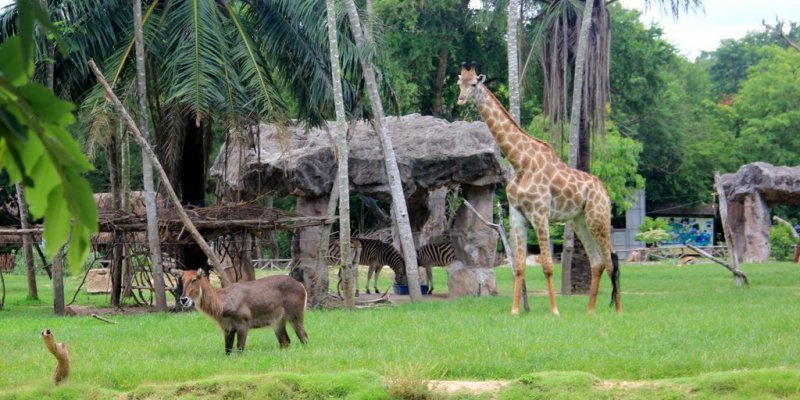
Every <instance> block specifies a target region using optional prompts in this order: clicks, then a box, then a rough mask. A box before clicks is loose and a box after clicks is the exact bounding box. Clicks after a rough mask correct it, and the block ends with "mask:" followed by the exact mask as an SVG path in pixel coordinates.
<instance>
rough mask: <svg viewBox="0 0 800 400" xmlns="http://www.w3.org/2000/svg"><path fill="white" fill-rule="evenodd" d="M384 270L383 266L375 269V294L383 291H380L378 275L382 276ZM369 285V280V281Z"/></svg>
mask: <svg viewBox="0 0 800 400" xmlns="http://www.w3.org/2000/svg"><path fill="white" fill-rule="evenodd" d="M382 269H383V265H378V266H377V267H375V283H374V284H373V288H374V289H375V294H379V293H380V292H381V291H380V290H378V275H380V274H381V270H382ZM367 285H369V280H367Z"/></svg>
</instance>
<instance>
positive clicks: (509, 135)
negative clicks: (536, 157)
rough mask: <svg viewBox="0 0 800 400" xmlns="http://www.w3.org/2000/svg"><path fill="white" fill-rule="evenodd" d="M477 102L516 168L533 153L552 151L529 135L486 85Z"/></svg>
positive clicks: (501, 147)
mask: <svg viewBox="0 0 800 400" xmlns="http://www.w3.org/2000/svg"><path fill="white" fill-rule="evenodd" d="M475 102H476V105H477V106H478V111H480V113H481V116H482V117H483V120H484V122H486V125H487V126H488V127H489V131H490V132H491V133H492V136H494V139H495V140H496V141H497V145H498V146H499V147H500V150H501V151H502V152H503V154H504V155H505V156H506V157H507V158H508V161H510V162H511V165H512V166H513V167H514V169H515V170H517V171H519V170H521V169H522V168H523V167H524V165H525V163H524V161H525V158H526V157H531V156H532V155H533V153H540V152H549V153H552V149H551V148H550V146H549V145H548V144H547V143H544V142H542V141H541V140H538V139H536V138H534V137H533V136H530V135H528V133H527V132H525V131H524V130H523V129H522V128H521V127H520V126H519V124H518V123H517V122H516V121H514V119H513V118H512V117H511V114H510V113H509V112H508V111H506V109H505V108H504V107H503V105H502V104H500V101H499V100H497V98H496V97H494V94H492V92H491V91H490V90H489V89H488V88H486V87H485V86H484V87H482V90H481V93H480V94H479V95H478V96H475ZM531 151H532V152H533V153H531ZM553 154H555V153H553Z"/></svg>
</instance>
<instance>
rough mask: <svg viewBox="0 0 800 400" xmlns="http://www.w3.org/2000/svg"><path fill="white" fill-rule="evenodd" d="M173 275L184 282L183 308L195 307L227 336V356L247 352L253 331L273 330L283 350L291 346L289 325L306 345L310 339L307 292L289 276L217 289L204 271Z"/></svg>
mask: <svg viewBox="0 0 800 400" xmlns="http://www.w3.org/2000/svg"><path fill="white" fill-rule="evenodd" d="M170 272H172V274H173V275H176V276H179V277H181V278H182V279H183V292H182V293H183V294H182V295H181V298H180V302H181V305H182V306H184V307H191V306H192V305H196V306H197V309H198V310H199V311H200V312H202V313H203V314H205V315H206V316H207V317H209V318H210V319H212V320H214V321H215V322H216V323H217V324H218V325H219V327H220V328H221V329H222V333H223V334H224V335H225V354H230V352H231V350H232V349H233V337H234V335H236V336H237V342H236V347H237V348H238V349H239V351H240V352H241V351H244V345H245V342H246V341H247V331H248V330H249V329H250V328H253V329H255V328H262V327H265V326H273V328H274V329H275V336H276V337H277V338H278V343H280V346H281V348H283V347H287V346H289V342H290V340H289V334H288V333H286V322H287V321H288V322H290V323H291V324H292V327H294V332H295V334H297V337H298V338H299V339H300V342H302V343H303V344H305V343H306V342H307V341H308V335H307V334H306V331H305V329H303V316H304V313H305V309H306V289H305V287H304V286H303V284H302V283H300V282H298V281H296V280H294V279H293V278H292V277H290V276H287V275H274V276H268V277H265V278H261V279H257V280H254V281H248V282H237V283H234V284H232V285H230V286H228V287H225V288H222V289H218V288H215V287H214V286H211V283H210V282H209V281H208V276H207V274H206V272H205V271H203V270H202V269H200V270H196V271H181V270H176V269H172V270H171V271H170Z"/></svg>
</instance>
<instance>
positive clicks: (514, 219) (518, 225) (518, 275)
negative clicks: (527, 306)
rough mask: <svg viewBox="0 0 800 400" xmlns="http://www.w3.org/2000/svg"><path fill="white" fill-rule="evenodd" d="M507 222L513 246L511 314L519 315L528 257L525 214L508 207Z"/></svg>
mask: <svg viewBox="0 0 800 400" xmlns="http://www.w3.org/2000/svg"><path fill="white" fill-rule="evenodd" d="M509 224H510V225H511V241H512V242H513V246H514V250H513V251H514V263H513V265H512V267H513V268H512V270H513V272H514V294H513V300H512V303H511V315H519V302H520V297H521V296H522V283H523V281H524V280H525V267H526V265H525V259H526V258H527V257H528V249H527V242H528V227H527V225H526V224H525V216H524V215H523V214H522V213H521V212H520V211H519V210H517V209H516V207H513V206H512V207H509Z"/></svg>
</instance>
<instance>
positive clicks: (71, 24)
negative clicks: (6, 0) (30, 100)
mask: <svg viewBox="0 0 800 400" xmlns="http://www.w3.org/2000/svg"><path fill="white" fill-rule="evenodd" d="M49 7H50V15H51V18H52V19H53V20H54V21H57V23H58V25H59V26H60V27H61V30H62V40H63V42H64V43H65V44H66V45H67V46H62V49H69V54H56V56H55V77H56V79H55V81H56V91H57V92H58V93H60V95H61V96H62V97H66V98H70V99H72V100H74V101H76V102H78V103H80V104H81V106H82V110H83V111H84V113H83V114H84V115H85V116H89V117H90V118H86V120H87V122H86V123H87V124H92V129H90V130H89V131H90V132H94V133H101V134H102V133H104V132H109V131H112V130H115V129H116V126H108V123H113V121H114V120H115V118H113V114H114V113H115V111H113V110H112V109H111V107H110V105H108V104H106V102H105V99H104V95H103V92H102V89H100V88H99V87H96V86H95V83H94V80H93V79H92V77H91V73H90V71H89V70H88V68H87V66H86V63H87V61H88V59H89V58H94V59H95V60H97V61H98V64H99V65H100V67H101V69H103V70H104V71H107V72H108V73H109V78H110V79H111V82H112V85H113V87H114V90H115V91H116V92H117V93H122V94H123V95H122V96H120V97H123V98H124V101H126V102H128V103H129V104H128V105H129V108H130V109H135V108H138V107H137V106H136V105H135V98H134V96H132V94H133V92H134V90H135V82H136V80H135V66H134V62H133V60H132V58H133V54H132V53H133V47H134V40H133V26H132V24H131V21H132V20H133V15H132V8H131V6H130V1H123V0H102V1H101V0H72V1H67V0H52V1H50V4H49ZM144 7H145V9H144V10H143V11H144V12H143V16H142V22H143V42H144V46H145V47H146V48H147V50H148V57H147V60H146V65H145V68H146V76H147V87H148V95H147V105H148V107H149V108H150V111H151V126H153V127H154V128H155V132H154V136H155V144H156V147H157V149H158V153H159V160H160V161H161V163H162V164H163V165H164V166H165V168H166V169H167V171H168V175H169V176H170V181H171V182H173V183H174V184H175V186H176V188H180V190H181V192H180V194H181V197H182V202H183V203H184V204H186V205H195V206H202V205H205V197H206V187H205V182H206V176H205V172H206V171H207V165H206V164H207V159H208V154H209V152H210V143H211V139H212V132H213V131H214V130H216V131H222V132H225V135H226V140H231V138H232V137H234V136H238V137H239V140H245V141H250V143H252V140H253V139H252V136H250V135H248V133H247V132H251V130H249V129H244V128H245V127H248V126H250V125H252V124H254V123H256V122H260V121H267V122H277V123H286V122H287V121H288V119H289V117H293V118H297V119H299V120H301V121H304V122H305V123H307V124H310V125H320V124H322V123H324V121H325V120H326V119H327V117H329V116H331V115H333V104H334V102H333V101H332V90H331V86H332V82H331V71H330V64H329V58H328V57H327V56H326V55H327V47H328V43H327V36H326V26H327V24H326V23H325V20H324V18H325V8H324V7H325V5H324V3H323V2H319V1H316V0H244V1H225V0H191V1H190V0H166V1H164V0H162V1H145V2H144ZM17 16H18V15H17V12H16V9H15V5H13V4H12V5H10V6H8V7H7V8H5V12H4V13H1V14H0V41H2V40H3V38H4V37H8V36H9V35H12V34H14V33H15V21H16V19H17ZM345 22H346V21H345V20H344V18H342V19H340V20H339V21H337V28H338V29H337V30H338V31H339V32H340V33H341V35H340V36H341V37H342V40H340V46H339V50H340V61H341V65H342V67H343V70H342V76H343V77H344V79H343V80H342V83H343V85H344V86H343V98H344V103H345V106H346V108H349V109H351V110H352V104H353V103H354V101H355V99H356V97H357V92H358V89H357V85H354V84H353V83H352V82H353V81H354V80H357V79H359V76H360V66H359V63H358V58H357V54H356V52H355V46H354V44H353V43H352V40H351V39H350V36H349V35H348V34H347V27H346V23H345ZM39 39H40V41H41V43H40V44H39V46H38V48H39V49H40V50H39V52H38V58H39V59H46V45H45V44H44V39H45V38H44V37H41V38H39ZM281 84H282V85H283V86H281ZM279 93H288V94H289V95H290V96H289V97H290V98H291V99H292V103H294V107H292V109H294V110H297V111H296V114H294V115H290V112H289V109H290V107H289V106H288V104H287V102H286V101H285V100H284V98H282V97H281V96H279ZM130 103H134V104H130ZM214 127H218V128H217V129H214ZM98 142H100V143H103V142H105V140H104V139H103V138H102V137H96V136H90V137H88V138H87V143H89V145H90V146H91V145H92V144H93V143H98ZM124 146H125V141H124V140H123V147H124ZM124 156H125V154H124V150H123V157H121V158H123V159H124ZM128 165H130V162H128ZM126 175H127V173H126V172H125V171H123V173H122V176H123V177H124V176H126ZM180 258H181V260H180V261H181V263H182V264H183V265H187V266H199V265H205V264H206V262H207V261H206V257H205V255H204V254H203V252H202V251H200V250H199V247H198V246H197V245H194V244H192V245H189V246H186V247H185V248H184V249H183V250H182V254H181V257H180ZM115 287H116V285H115ZM112 297H114V296H112ZM117 298H119V296H117Z"/></svg>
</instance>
